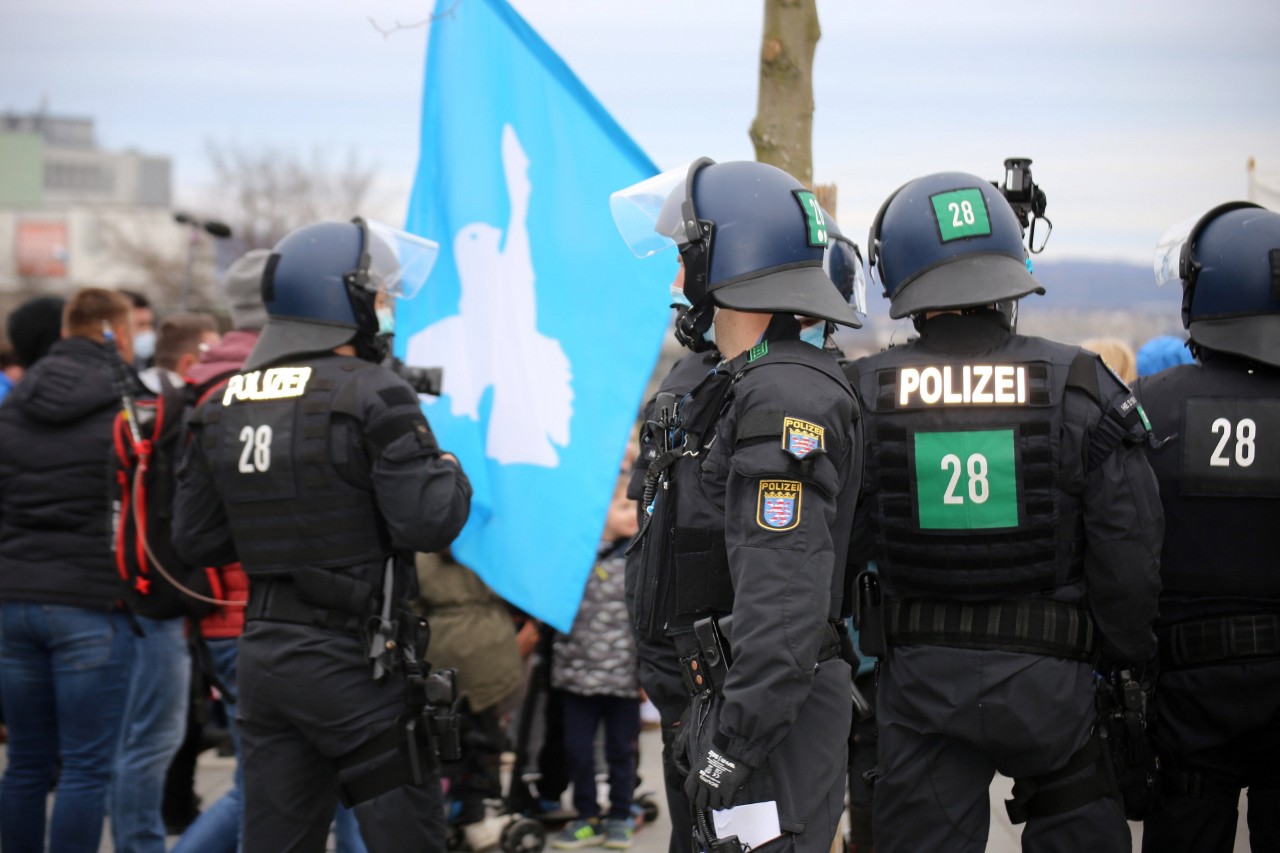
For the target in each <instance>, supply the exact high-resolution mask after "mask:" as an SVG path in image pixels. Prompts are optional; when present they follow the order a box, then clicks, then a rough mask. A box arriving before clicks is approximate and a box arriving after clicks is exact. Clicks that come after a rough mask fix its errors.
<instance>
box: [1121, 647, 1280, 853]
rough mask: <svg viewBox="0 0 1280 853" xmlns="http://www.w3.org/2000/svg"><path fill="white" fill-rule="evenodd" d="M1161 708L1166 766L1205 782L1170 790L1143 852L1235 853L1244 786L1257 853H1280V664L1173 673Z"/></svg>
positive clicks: (1158, 726)
mask: <svg viewBox="0 0 1280 853" xmlns="http://www.w3.org/2000/svg"><path fill="white" fill-rule="evenodd" d="M1155 710H1156V715H1155V725H1154V738H1155V741H1156V748H1157V750H1158V751H1159V754H1160V761H1161V769H1162V770H1163V771H1164V772H1166V773H1168V774H1169V775H1170V776H1171V777H1173V778H1175V779H1182V780H1185V779H1186V777H1187V776H1201V777H1203V782H1204V784H1203V786H1202V789H1201V790H1198V791H1197V790H1192V791H1185V790H1170V788H1169V786H1166V790H1165V792H1164V798H1163V801H1162V802H1160V803H1159V805H1157V807H1156V808H1155V809H1153V810H1152V812H1151V813H1150V814H1149V815H1147V819H1146V822H1145V823H1144V824H1143V828H1142V849H1143V853H1157V851H1159V853H1165V851H1169V853H1178V851H1186V853H1230V851H1231V850H1232V849H1233V847H1234V845H1235V836H1236V824H1237V822H1238V819H1239V815H1238V809H1239V802H1240V795H1239V791H1238V789H1240V788H1248V790H1249V813H1248V821H1249V841H1250V844H1251V846H1252V849H1253V850H1254V851H1255V853H1258V852H1259V851H1264V850H1266V851H1280V660H1274V659H1269V660H1261V659H1255V660H1252V661H1239V662H1225V663H1219V664H1214V665H1208V666H1199V667H1193V668H1189V669H1176V670H1167V671H1165V672H1162V673H1160V679H1159V682H1158V683H1157V686H1156V694H1155ZM1179 787H1180V788H1181V787H1185V786H1184V785H1179ZM1224 789H1225V790H1224Z"/></svg>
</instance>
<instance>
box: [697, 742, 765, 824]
mask: <svg viewBox="0 0 1280 853" xmlns="http://www.w3.org/2000/svg"><path fill="white" fill-rule="evenodd" d="M750 775H751V768H750V767H748V766H747V765H745V764H743V763H742V762H741V761H738V760H737V759H735V758H731V757H729V756H727V755H725V754H724V753H721V752H717V751H716V750H715V748H714V747H713V748H711V749H708V750H707V754H706V756H705V757H704V758H703V760H702V765H701V766H700V767H699V768H698V769H697V770H696V771H695V772H693V773H690V774H689V778H688V779H686V780H685V783H684V793H685V796H687V797H688V798H689V802H691V803H692V804H693V806H694V808H699V809H727V808H729V807H730V806H732V805H733V804H734V803H735V802H737V799H738V793H739V792H740V791H741V790H742V787H743V786H744V785H746V784H747V777H749V776H750Z"/></svg>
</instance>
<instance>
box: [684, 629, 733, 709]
mask: <svg viewBox="0 0 1280 853" xmlns="http://www.w3.org/2000/svg"><path fill="white" fill-rule="evenodd" d="M732 632H733V616H732V615H730V616H706V617H703V618H702V619H698V620H697V621H695V622H694V623H693V633H692V634H682V635H677V636H676V637H675V638H674V640H675V646H676V652H677V653H678V654H679V655H680V675H681V676H682V677H683V678H684V686H685V689H686V690H688V691H689V695H691V696H696V695H698V694H699V693H701V692H703V691H704V690H711V691H713V692H715V693H720V692H721V691H723V690H724V680H725V678H726V677H727V676H728V674H729V667H730V666H732V665H733V650H732V647H731V646H730V645H729V643H730V639H729V638H730V637H731V635H732Z"/></svg>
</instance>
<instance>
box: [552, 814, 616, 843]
mask: <svg viewBox="0 0 1280 853" xmlns="http://www.w3.org/2000/svg"><path fill="white" fill-rule="evenodd" d="M602 841H604V833H603V832H601V831H600V825H599V824H598V823H596V822H594V821H590V820H575V821H574V822H573V823H571V824H569V825H568V826H566V827H565V828H564V829H562V830H560V831H559V832H557V833H556V834H555V835H553V836H551V846H552V847H554V848H556V849H557V850H577V849H578V848H579V847H597V846H599V845H600V843H601V842H602Z"/></svg>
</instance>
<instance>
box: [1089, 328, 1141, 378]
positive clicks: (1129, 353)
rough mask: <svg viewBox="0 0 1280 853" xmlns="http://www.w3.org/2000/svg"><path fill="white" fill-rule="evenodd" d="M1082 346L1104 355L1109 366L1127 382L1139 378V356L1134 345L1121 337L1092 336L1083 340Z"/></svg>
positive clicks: (1103, 358)
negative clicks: (1134, 351) (1135, 352)
mask: <svg viewBox="0 0 1280 853" xmlns="http://www.w3.org/2000/svg"><path fill="white" fill-rule="evenodd" d="M1080 346H1081V347H1083V348H1084V349H1087V350H1089V351H1090V352H1096V353H1097V354H1098V355H1100V356H1102V360H1103V361H1105V362H1106V363H1107V366H1108V367H1110V368H1111V369H1112V370H1114V371H1115V372H1116V375H1117V376H1119V377H1120V378H1121V379H1123V380H1124V381H1125V382H1129V383H1131V382H1133V381H1134V380H1135V379H1137V378H1138V358H1137V356H1135V355H1134V354H1133V347H1131V346H1129V345H1128V344H1127V343H1125V342H1124V341H1122V340H1120V339H1119V338H1090V339H1089V340H1087V341H1081V342H1080Z"/></svg>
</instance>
